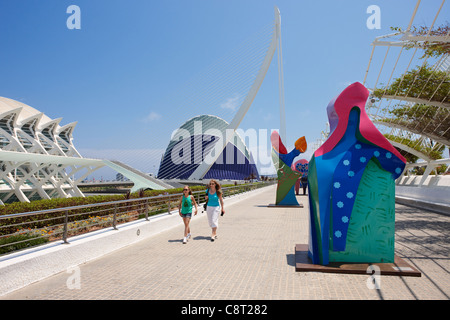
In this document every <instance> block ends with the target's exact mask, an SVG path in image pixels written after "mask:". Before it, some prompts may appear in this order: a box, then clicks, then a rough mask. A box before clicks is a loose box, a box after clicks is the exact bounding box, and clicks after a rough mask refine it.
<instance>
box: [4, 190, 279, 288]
mask: <svg viewBox="0 0 450 320" xmlns="http://www.w3.org/2000/svg"><path fill="white" fill-rule="evenodd" d="M269 187H273V186H268V187H263V188H260V189H257V190H254V191H249V192H245V193H242V194H239V195H236V196H232V197H229V198H225V199H224V201H225V210H226V209H227V207H229V206H232V205H234V204H237V203H239V202H240V201H242V200H246V199H248V198H249V197H252V196H255V195H257V194H259V193H261V192H262V191H265V190H267V188H269ZM201 208H202V207H201V206H200V207H199V212H198V214H197V216H196V217H194V219H195V218H199V217H202V216H206V212H205V213H202V210H201ZM180 225H182V220H181V219H180V216H179V215H178V210H174V211H172V212H171V214H169V213H165V214H160V215H156V216H152V217H149V221H146V220H145V219H140V220H137V221H133V222H129V223H125V224H122V225H119V226H118V230H114V229H112V228H106V229H102V230H98V231H94V232H90V233H88V234H84V235H79V236H75V237H71V238H69V239H68V242H69V244H64V243H63V242H62V241H58V242H54V243H49V244H46V245H43V246H39V247H36V248H30V249H26V250H23V251H19V252H16V253H12V254H9V255H6V256H2V257H0V296H3V295H5V294H8V293H11V292H13V291H15V290H17V289H20V288H23V287H25V286H27V285H29V284H32V283H34V282H37V281H40V280H43V279H45V278H47V277H50V276H52V275H54V274H57V273H60V272H68V273H70V272H71V271H70V270H71V269H72V268H73V267H75V266H77V265H80V264H83V263H86V262H88V261H91V260H94V259H97V258H100V257H102V256H103V255H106V254H108V253H111V252H113V251H115V250H118V249H121V248H123V247H126V246H129V245H131V244H133V243H136V242H138V241H142V240H144V239H147V238H149V237H152V236H154V235H156V234H159V233H161V232H163V231H165V230H168V229H171V228H174V227H177V226H180Z"/></svg>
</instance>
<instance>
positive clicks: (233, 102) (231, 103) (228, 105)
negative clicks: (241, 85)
mask: <svg viewBox="0 0 450 320" xmlns="http://www.w3.org/2000/svg"><path fill="white" fill-rule="evenodd" d="M238 100H239V96H235V97H233V98H228V99H227V101H226V102H224V103H222V104H221V105H220V107H221V108H222V109H229V110H231V111H234V110H236V108H237V107H239V105H238V103H239V101H238Z"/></svg>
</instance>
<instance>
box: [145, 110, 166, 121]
mask: <svg viewBox="0 0 450 320" xmlns="http://www.w3.org/2000/svg"><path fill="white" fill-rule="evenodd" d="M161 118H162V116H161V115H160V114H159V113H156V112H154V111H152V112H150V113H149V114H148V115H147V116H146V117H145V118H144V119H143V121H144V122H151V121H155V120H159V119H161Z"/></svg>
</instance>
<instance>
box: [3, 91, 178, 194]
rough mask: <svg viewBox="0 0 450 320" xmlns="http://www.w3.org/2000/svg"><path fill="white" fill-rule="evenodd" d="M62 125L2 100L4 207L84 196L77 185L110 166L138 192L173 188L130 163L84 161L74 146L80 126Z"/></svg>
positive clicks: (19, 104) (31, 110)
mask: <svg viewBox="0 0 450 320" xmlns="http://www.w3.org/2000/svg"><path fill="white" fill-rule="evenodd" d="M60 121H61V118H58V119H53V120H52V119H50V118H49V117H48V116H46V115H45V114H43V113H42V112H39V111H38V110H36V109H34V108H32V107H30V106H28V105H26V104H24V103H21V102H19V101H15V100H12V99H8V98H4V97H0V201H1V202H0V203H6V202H14V201H18V200H19V201H22V202H24V201H26V202H29V201H30V200H35V199H50V198H67V197H73V196H78V197H82V196H84V195H83V193H82V192H81V191H80V190H79V189H78V187H77V184H78V183H79V182H80V181H82V180H83V179H84V178H85V177H86V176H88V175H89V174H91V173H92V172H93V171H95V170H97V169H99V168H101V167H103V166H105V165H106V166H109V167H111V168H113V169H114V170H115V171H117V172H120V173H122V174H123V175H124V176H126V177H127V178H129V179H130V180H132V181H133V182H134V183H135V185H134V187H133V189H132V191H136V190H138V189H140V188H151V189H165V188H167V187H169V186H167V185H164V184H162V183H160V182H158V181H156V180H154V179H153V180H152V178H151V177H146V176H144V175H143V174H142V173H141V172H139V171H137V170H134V169H133V168H129V167H127V166H126V165H124V164H121V163H118V162H112V161H108V160H99V159H86V158H83V157H82V156H81V155H80V154H79V153H78V151H77V150H76V148H75V146H74V145H73V141H72V140H73V138H72V133H73V130H74V128H75V125H76V124H77V122H72V123H69V124H66V125H63V126H60V124H59V123H60ZM76 174H77V176H79V177H78V178H77V179H75V178H74V176H75V175H76ZM80 175H81V176H80Z"/></svg>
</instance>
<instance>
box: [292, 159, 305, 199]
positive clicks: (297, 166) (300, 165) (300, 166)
mask: <svg viewBox="0 0 450 320" xmlns="http://www.w3.org/2000/svg"><path fill="white" fill-rule="evenodd" d="M291 169H292V170H294V171H298V172H300V178H298V179H297V181H296V182H295V194H296V195H298V194H299V190H300V187H302V188H303V194H305V188H306V186H307V181H308V180H307V179H308V160H306V159H300V160H298V161H296V162H295V163H293V164H292V166H291ZM302 180H303V182H302ZM305 181H306V182H305Z"/></svg>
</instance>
